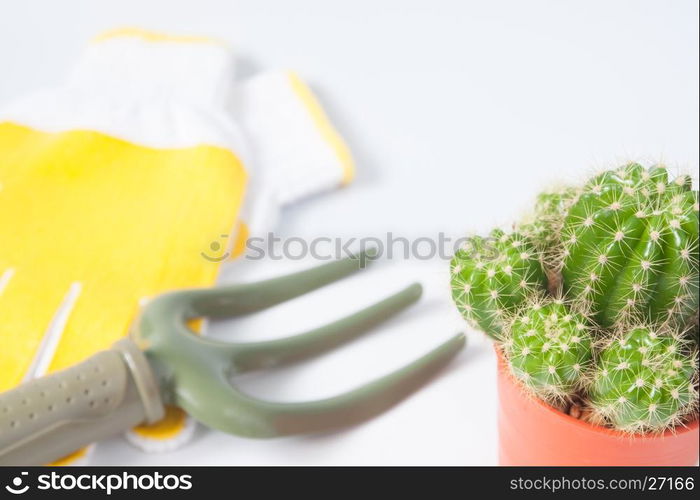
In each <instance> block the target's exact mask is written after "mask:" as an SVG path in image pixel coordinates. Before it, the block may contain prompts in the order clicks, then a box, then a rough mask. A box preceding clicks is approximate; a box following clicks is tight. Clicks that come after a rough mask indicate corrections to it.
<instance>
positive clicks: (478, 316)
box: [451, 230, 546, 338]
mask: <svg viewBox="0 0 700 500" xmlns="http://www.w3.org/2000/svg"><path fill="white" fill-rule="evenodd" d="M451 286H452V298H453V300H454V302H455V304H456V305H457V309H458V310H459V312H460V313H461V314H462V316H463V317H464V318H465V319H466V320H467V321H469V322H470V323H471V324H472V325H475V326H477V327H478V328H480V329H481V330H482V331H484V332H485V333H486V334H488V335H489V336H491V337H493V338H499V337H500V336H501V334H502V330H503V322H504V317H505V314H507V313H510V312H512V311H514V310H515V309H516V308H517V307H518V306H519V305H520V304H521V303H522V302H523V301H524V300H525V299H526V298H527V297H528V296H529V295H530V294H531V293H533V291H534V292H536V291H538V290H543V289H544V288H545V287H546V276H545V274H544V272H543V270H542V265H541V262H540V258H539V254H538V252H537V250H536V249H535V248H534V247H533V246H532V245H531V244H530V243H529V242H527V241H526V240H525V239H524V238H523V237H522V236H521V235H520V234H518V233H511V234H507V233H504V232H503V231H501V230H494V231H492V232H491V235H490V237H488V238H482V237H479V236H475V237H472V238H469V239H468V240H467V242H466V243H465V244H464V245H462V246H461V247H460V249H459V250H458V251H457V252H456V253H455V256H454V257H453V258H452V262H451Z"/></svg>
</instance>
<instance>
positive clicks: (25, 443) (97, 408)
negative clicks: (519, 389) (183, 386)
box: [0, 339, 164, 465]
mask: <svg viewBox="0 0 700 500" xmlns="http://www.w3.org/2000/svg"><path fill="white" fill-rule="evenodd" d="M163 414H164V409H163V404H162V402H161V399H160V393H159V390H158V386H157V384H156V382H155V378H154V377H153V374H152V372H151V369H150V367H149V366H148V363H147V362H146V359H145V357H144V356H143V354H142V353H141V351H140V350H139V349H138V348H137V347H136V345H135V344H134V343H133V342H132V341H130V340H128V339H124V340H121V341H119V342H117V343H116V344H115V345H114V347H113V349H111V350H109V351H103V352H99V353H97V354H95V355H94V356H92V357H91V358H88V359H87V360H86V361H83V362H82V363H80V364H79V365H76V366H73V367H71V368H68V369H66V370H63V371H60V372H57V373H55V374H52V375H49V376H45V377H42V378H39V379H36V380H32V381H31V382H27V383H25V384H23V385H21V386H19V387H17V388H16V389H13V390H11V391H8V392H6V393H4V394H0V465H43V464H46V463H49V462H51V461H54V460H57V459H59V458H61V457H63V456H65V455H67V454H69V453H72V452H74V451H75V450H77V449H79V448H81V447H83V446H85V445H87V444H90V443H93V442H95V441H98V440H100V439H103V438H105V437H108V436H110V435H113V434H117V433H119V432H122V431H125V430H126V429H129V428H131V427H133V426H135V425H138V424H140V423H142V422H155V421H157V420H159V419H160V418H162V417H163Z"/></svg>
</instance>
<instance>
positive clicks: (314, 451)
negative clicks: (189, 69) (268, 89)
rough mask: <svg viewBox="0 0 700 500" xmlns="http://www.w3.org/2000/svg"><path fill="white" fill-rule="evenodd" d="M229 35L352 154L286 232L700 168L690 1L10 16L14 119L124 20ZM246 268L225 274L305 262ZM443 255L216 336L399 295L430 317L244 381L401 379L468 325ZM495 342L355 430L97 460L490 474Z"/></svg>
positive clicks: (385, 221)
mask: <svg viewBox="0 0 700 500" xmlns="http://www.w3.org/2000/svg"><path fill="white" fill-rule="evenodd" d="M125 25H126V26H139V27H144V28H149V29H154V30H160V31H166V32H172V33H177V34H181V33H185V34H197V35H208V36H215V37H219V38H222V39H225V40H227V41H229V42H230V43H231V45H232V46H233V47H234V48H235V50H236V52H237V53H238V54H239V55H240V57H241V72H242V76H245V75H247V74H251V73H252V72H254V71H256V70H258V69H261V68H293V69H295V70H296V71H298V72H299V73H300V74H301V75H302V77H304V78H305V79H306V80H307V81H309V82H310V83H311V85H312V87H313V88H314V90H315V91H317V93H318V94H319V97H320V99H321V100H322V102H323V103H324V104H325V105H326V106H327V107H328V110H329V114H330V115H331V117H332V119H333V120H334V121H335V122H336V124H337V126H338V128H339V129H340V131H341V133H342V134H344V136H345V137H346V138H347V140H348V143H349V145H350V147H351V148H352V150H353V152H354V155H355V158H356V161H357V165H358V178H357V181H356V183H355V184H353V185H352V186H351V187H349V188H347V189H345V190H343V191H341V192H338V193H333V194H332V195H328V196H320V197H316V198H314V199H313V200H310V201H307V202H305V203H303V204H301V205H298V206H296V207H294V208H293V209H291V210H288V211H287V212H286V213H285V214H284V216H283V218H282V220H281V224H280V231H279V233H278V234H279V235H280V236H304V237H308V238H310V237H313V236H319V235H324V236H334V237H335V236H337V237H342V238H349V237H358V236H363V235H364V236H380V235H382V234H384V233H386V232H387V231H393V232H394V233H395V234H396V235H397V236H404V237H409V238H417V237H420V236H431V237H435V236H436V235H437V233H438V232H440V231H444V232H445V233H447V234H449V235H451V236H461V235H462V234H464V233H466V232H470V231H485V230H487V229H489V228H490V227H491V226H492V225H494V224H504V223H507V222H508V221H510V220H512V219H513V218H515V217H517V215H518V213H519V212H521V211H522V210H523V209H525V208H526V207H527V206H528V203H530V202H531V200H532V197H533V196H534V195H535V194H536V192H537V191H538V190H539V189H541V188H543V187H546V185H547V184H548V183H551V182H552V181H555V180H564V181H566V180H578V179H581V178H582V177H583V176H585V175H586V174H587V173H589V172H590V171H592V170H593V169H595V168H600V167H604V166H611V165H614V164H615V163H616V162H619V161H623V160H627V159H630V158H634V159H642V160H648V161H658V160H663V161H665V162H667V163H668V164H669V165H670V166H672V167H674V168H679V169H681V170H695V169H697V167H698V135H699V134H698V3H697V2H696V1H694V0H687V1H683V0H673V1H668V0H663V1H662V0H659V1H640V0H635V1H621V0H618V1H591V0H587V1H583V0H581V1H576V2H574V1H533V0H531V1H517V0H513V1H490V2H487V1H480V2H477V1H456V0H455V1H444V0H440V1H438V0H431V1H422V2H418V1H408V0H400V1H386V0H385V1H377V0H355V1H353V2H343V3H341V2H333V1H327V0H326V1H323V0H297V1H294V2H290V1H283V0H279V1H272V0H250V1H215V0H198V1H191V2H185V1H173V0H169V1H143V0H118V1H109V2H88V1H74V0H64V1H62V2H51V1H44V2H39V1H33V0H31V1H28V0H25V1H22V2H7V1H5V2H2V3H0V105H2V104H3V103H5V102H7V101H9V100H11V99H12V98H14V97H15V96H18V95H20V94H22V93H25V92H27V91H30V90H32V89H36V88H39V87H42V86H46V85H51V84H54V83H55V82H58V81H59V80H60V79H61V78H62V77H63V76H64V75H65V74H66V73H67V71H68V70H69V68H70V65H71V63H72V62H73V61H75V59H76V58H77V57H78V55H79V53H80V49H81V47H82V46H83V45H84V43H85V42H86V41H87V40H88V39H89V38H91V37H92V36H93V35H95V34H96V33H98V32H100V31H102V30H105V29H109V28H113V27H119V26H125ZM308 264H310V263H303V262H289V261H284V262H270V261H266V262H242V263H237V264H234V265H232V266H230V267H228V268H227V269H226V270H225V271H224V278H225V279H226V280H236V279H252V278H256V277H260V276H269V275H274V274H278V273H280V272H283V271H286V270H288V269H295V268H301V267H305V266H306V265H308ZM446 266H447V262H446V261H443V260H440V259H432V260H429V261H419V260H416V259H411V260H408V261H405V260H402V259H394V260H393V261H391V262H382V263H379V264H378V265H377V266H376V267H375V268H374V269H372V270H368V271H366V272H365V273H363V274H361V275H359V276H357V277H355V278H352V279H350V280H346V281H345V282H343V283H342V284H338V285H337V286H333V287H331V288H329V289H327V290H326V291H324V292H321V293H315V294H312V295H310V296H309V297H307V298H304V299H303V300H299V301H295V302H294V303H293V304H290V305H286V306H283V307H279V308H276V309H275V310H273V311H270V312H269V313H267V314H266V315H265V316H264V317H263V316H262V315H258V316H254V317H251V318H246V319H244V320H237V321H232V322H229V323H227V324H221V325H216V326H215V328H214V332H213V334H216V335H219V336H221V337H222V338H226V337H228V338H237V339H260V338H271V337H274V336H280V335H284V334H285V333H293V332H294V331H297V330H300V329H302V328H305V327H308V326H312V325H316V324H321V323H323V322H324V321H325V320H329V319H331V318H334V317H336V316H338V315H340V314H342V313H345V312H349V311H352V310H354V309H356V308H358V307H360V306H361V305H363V304H368V303H370V302H372V301H373V300H376V299H378V298H380V297H381V296H383V295H385V294H386V293H389V292H390V291H393V290H396V289H398V288H399V287H401V286H402V285H404V284H406V283H408V282H410V281H414V280H418V281H421V282H423V284H424V285H425V286H426V296H425V298H424V299H423V301H422V302H421V304H420V305H419V306H416V307H415V308H413V309H412V310H411V311H410V312H407V313H405V314H403V315H402V316H400V317H398V318H397V319H396V320H395V321H392V322H391V323H389V324H387V326H386V327H385V328H382V329H381V330H378V331H376V332H374V333H373V334H372V335H369V336H367V337H365V338H363V339H361V340H360V341H357V342H355V343H353V344H352V345H350V346H347V347H345V348H343V349H341V350H339V351H337V352H335V353H333V354H330V355H327V356H324V357H322V358H319V359H317V360H314V361H312V362H308V363H305V364H303V365H301V366H298V367H293V368H287V369H283V370H277V371H274V372H272V373H264V374H255V375H252V376H246V377H245V378H244V379H243V380H240V381H239V383H240V384H241V386H242V387H243V388H244V389H245V390H247V391H249V392H251V393H253V394H255V395H257V396H260V397H267V398H271V399H279V400H286V401H292V400H301V399H308V398H317V397H324V396H329V395H332V394H334V393H336V392H338V391H341V390H344V389H349V388H352V387H353V386H355V385H356V384H357V383H360V382H362V381H366V380H369V379H370V378H372V377H373V376H377V375H380V374H382V373H385V372H386V371H388V370H390V369H392V368H396V367H398V366H400V365H401V364H402V363H404V362H407V361H409V360H410V359H412V358H413V357H415V356H417V355H419V354H421V353H422V352H423V351H425V350H427V349H429V348H430V347H431V346H433V345H435V344H437V343H438V342H440V341H441V340H444V339H445V338H447V337H449V336H450V335H452V334H453V333H454V332H455V331H457V330H458V329H461V328H464V325H463V324H462V323H461V321H460V320H459V319H458V318H457V317H456V315H455V314H454V312H453V311H452V307H451V305H450V303H449V298H448V288H447V274H446ZM494 369H495V367H494V359H493V355H492V353H491V351H490V346H489V343H488V342H487V341H485V340H484V339H483V338H482V336H481V335H480V334H478V333H477V332H469V346H468V347H467V350H466V351H465V353H463V354H462V355H461V356H460V357H459V358H458V359H457V361H456V362H455V363H454V364H453V365H451V367H450V368H449V369H448V370H447V371H445V372H444V373H443V375H442V376H441V377H440V378H438V379H436V380H435V381H434V382H433V383H432V384H430V385H429V386H428V387H426V388H425V389H424V390H423V391H421V392H420V393H419V394H417V395H416V396H414V397H412V398H410V399H409V400H407V401H406V402H404V403H403V404H401V405H400V406H398V407H397V408H395V409H394V410H392V411H390V412H389V413H387V414H385V415H383V416H381V417H379V418H377V419H375V420H373V421H371V422H369V423H367V424H365V425H361V426H358V427H356V428H353V429H349V430H345V431H342V432H338V433H332V434H327V435H322V436H312V437H302V438H288V439H281V440H273V441H255V440H245V439H240V438H236V437H232V436H226V435H223V434H220V433H216V432H211V431H205V430H200V431H199V432H198V434H197V436H196V439H195V440H194V441H193V442H191V443H190V444H189V445H187V446H185V447H183V448H181V449H180V450H178V451H176V452H172V453H168V454H162V455H148V454H144V453H142V452H140V451H137V450H135V449H133V448H131V447H130V446H129V445H128V444H126V443H125V442H124V441H123V440H121V439H113V440H110V441H107V442H104V443H101V444H100V446H99V447H98V448H97V450H96V453H95V454H94V456H93V462H94V463H98V464H157V463H163V464H494V463H496V461H497V455H496V443H497V433H496V394H495V376H494Z"/></svg>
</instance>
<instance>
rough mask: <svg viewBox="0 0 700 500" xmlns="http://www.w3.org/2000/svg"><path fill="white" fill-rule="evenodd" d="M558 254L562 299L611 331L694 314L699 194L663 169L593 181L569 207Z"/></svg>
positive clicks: (634, 167) (629, 168)
mask: <svg viewBox="0 0 700 500" xmlns="http://www.w3.org/2000/svg"><path fill="white" fill-rule="evenodd" d="M559 240H560V242H561V243H560V248H559V250H558V251H559V253H560V255H561V271H562V276H563V281H564V287H565V290H566V292H567V294H568V295H569V296H570V297H572V298H575V299H576V300H578V301H580V302H581V303H583V304H585V305H586V306H587V307H588V308H589V310H590V311H591V313H592V314H593V317H594V319H595V320H596V321H597V322H598V324H599V325H601V326H602V327H605V328H608V327H611V326H613V324H614V323H615V322H616V321H617V320H619V319H624V320H630V318H643V319H644V320H646V321H653V322H663V321H666V320H672V321H673V322H674V323H675V324H677V325H680V326H684V325H685V324H686V323H687V321H688V320H689V319H691V318H693V317H694V316H696V315H697V311H698V192H697V191H692V188H691V181H690V179H689V177H687V176H682V177H677V178H676V179H675V180H674V181H673V182H670V181H669V179H668V172H667V170H666V169H665V168H663V167H652V168H649V169H645V168H643V167H642V166H640V165H638V164H635V163H632V164H628V165H626V166H623V167H621V168H619V169H617V170H611V171H607V172H605V173H603V174H601V175H599V176H597V177H595V178H594V179H592V180H591V181H590V182H589V183H588V184H587V185H586V186H585V187H584V190H583V192H582V194H581V195H580V196H579V198H578V200H577V201H576V202H575V203H574V204H573V205H572V206H571V207H570V208H569V210H568V214H567V216H566V218H565V220H564V225H563V228H562V231H561V236H560V238H559Z"/></svg>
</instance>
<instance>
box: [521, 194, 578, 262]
mask: <svg viewBox="0 0 700 500" xmlns="http://www.w3.org/2000/svg"><path fill="white" fill-rule="evenodd" d="M578 194H579V191H578V189H577V188H575V187H572V186H565V187H562V188H558V189H554V190H550V191H545V192H543V193H540V194H539V195H538V196H537V200H536V202H535V211H534V214H532V215H531V216H529V217H527V218H526V219H525V220H524V221H522V222H521V223H520V224H518V231H520V233H522V234H523V236H525V237H526V238H528V239H529V240H530V241H531V242H532V243H533V244H534V245H535V246H536V247H537V248H538V249H540V250H541V251H542V252H545V253H546V252H548V250H549V249H550V248H552V247H554V246H556V245H555V242H556V240H557V238H558V237H559V234H560V233H561V229H562V227H563V225H564V218H565V217H566V214H567V212H568V210H569V207H570V206H571V205H572V204H573V203H574V202H575V201H576V200H577V199H578Z"/></svg>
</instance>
